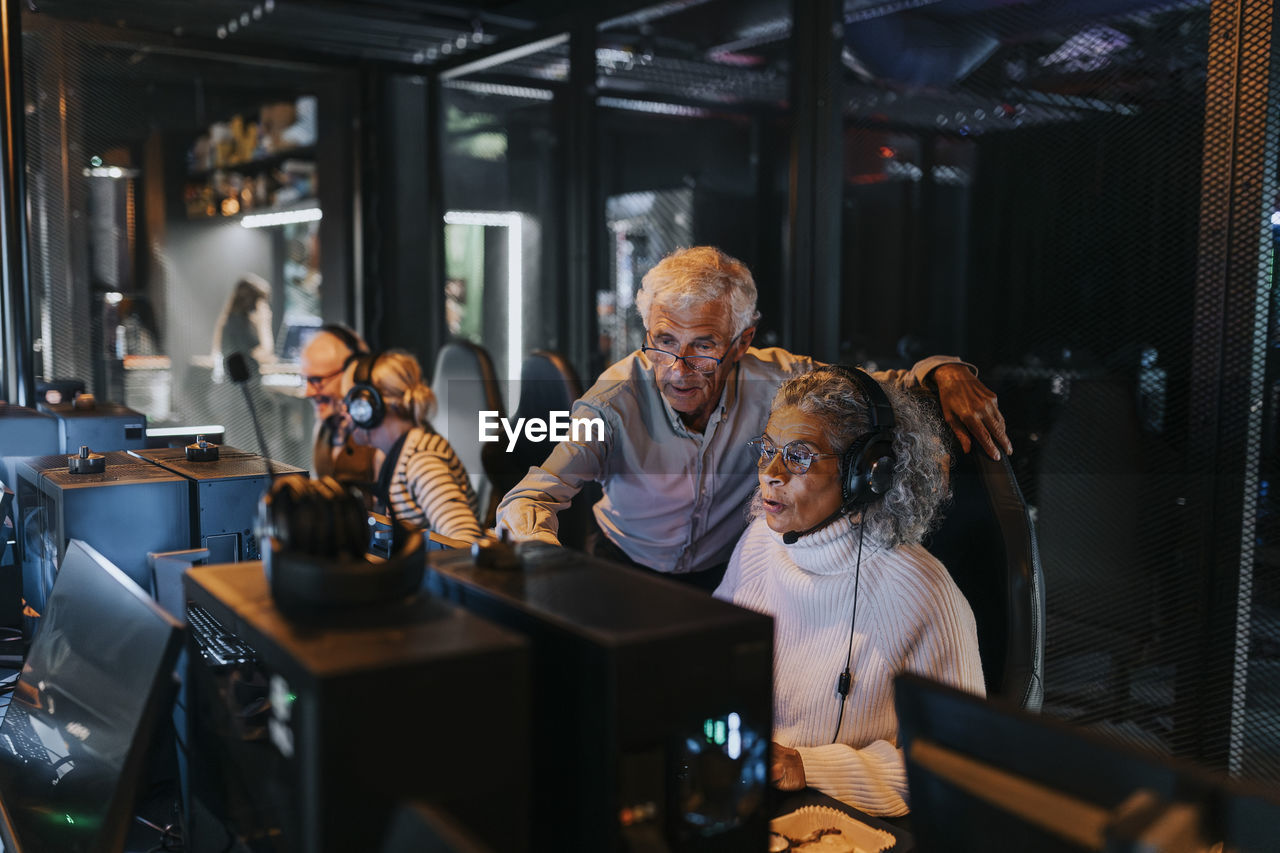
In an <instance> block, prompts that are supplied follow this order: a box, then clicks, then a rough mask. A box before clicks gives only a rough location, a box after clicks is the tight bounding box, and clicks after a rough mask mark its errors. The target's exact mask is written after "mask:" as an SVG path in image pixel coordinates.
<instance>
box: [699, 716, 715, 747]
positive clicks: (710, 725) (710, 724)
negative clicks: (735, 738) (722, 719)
mask: <svg viewBox="0 0 1280 853" xmlns="http://www.w3.org/2000/svg"><path fill="white" fill-rule="evenodd" d="M702 730H703V731H704V732H705V733H706V735H707V743H711V742H712V741H713V740H715V736H716V721H715V720H706V721H704V722H703V724H702Z"/></svg>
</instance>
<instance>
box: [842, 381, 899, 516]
mask: <svg viewBox="0 0 1280 853" xmlns="http://www.w3.org/2000/svg"><path fill="white" fill-rule="evenodd" d="M830 367H831V369H832V370H834V371H836V372H837V373H840V374H842V375H844V376H846V377H848V378H849V380H850V381H851V382H853V384H854V385H856V386H857V387H858V388H859V389H861V391H862V395H863V396H864V397H866V398H867V413H868V416H869V417H870V419H871V428H870V429H869V430H867V431H866V432H865V433H863V434H862V435H860V436H858V437H857V438H855V439H854V440H853V442H852V443H851V444H850V445H849V448H848V449H847V450H845V452H844V455H843V456H842V457H840V497H841V500H842V502H843V509H844V510H845V511H848V510H851V509H856V508H857V507H860V506H864V505H866V504H869V503H871V502H872V501H875V500H876V499H878V498H879V497H880V496H881V495H883V494H885V493H886V492H888V491H889V489H891V488H892V487H893V466H894V463H895V462H896V461H897V457H896V456H895V455H894V452H893V429H894V427H895V426H896V424H897V421H896V419H895V418H894V416H893V406H892V405H890V403H889V397H888V395H886V394H885V393H884V389H883V388H881V387H880V383H879V382H876V381H875V380H874V379H872V378H871V375H870V374H868V373H867V372H866V371H864V370H862V369H861V368H858V367H846V366H844V365H840V364H833V365H830Z"/></svg>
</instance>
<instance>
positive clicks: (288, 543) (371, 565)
mask: <svg viewBox="0 0 1280 853" xmlns="http://www.w3.org/2000/svg"><path fill="white" fill-rule="evenodd" d="M392 526H393V527H394V528H395V529H394V533H393V538H392V543H391V552H390V556H389V557H388V558H387V559H386V560H385V561H381V562H375V561H372V560H370V559H369V558H368V556H367V552H368V548H369V541H370V527H369V521H368V516H367V514H366V513H365V508H364V499H363V498H361V497H360V495H359V494H358V493H356V492H355V491H353V490H351V489H348V488H346V487H344V486H342V484H340V483H339V482H338V481H337V480H334V479H333V478H332V477H323V478H320V479H318V480H311V479H308V478H307V477H305V476H301V475H294V476H287V477H277V478H276V479H275V480H274V481H273V482H272V484H271V488H270V489H269V490H268V491H267V493H266V494H265V495H264V496H263V497H262V502H261V503H260V504H259V507H258V535H259V541H260V542H261V543H262V544H263V548H262V562H263V568H264V569H265V571H266V575H267V580H268V583H269V584H270V587H271V597H272V599H274V601H275V603H276V606H277V607H278V608H279V609H280V611H281V612H282V613H284V614H285V615H286V616H289V617H290V618H295V619H302V620H305V619H307V618H311V617H317V616H322V615H326V614H331V613H333V612H334V611H335V610H338V609H342V608H350V607H356V606H362V605H372V604H388V603H393V602H395V601H397V600H402V599H405V598H407V597H408V596H410V595H412V594H413V593H414V592H416V591H417V590H418V589H419V587H420V586H421V585H422V577H423V573H424V571H425V569H426V559H425V554H426V551H425V548H424V545H423V542H422V536H421V534H419V533H415V532H414V531H413V530H412V529H411V528H409V527H408V526H407V525H403V524H393V525H392Z"/></svg>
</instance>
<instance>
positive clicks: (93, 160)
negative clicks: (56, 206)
mask: <svg viewBox="0 0 1280 853" xmlns="http://www.w3.org/2000/svg"><path fill="white" fill-rule="evenodd" d="M89 165H90V166H93V167H94V168H95V169H96V168H97V167H98V166H101V165H102V158H101V157H90V158H89ZM67 820H68V821H70V820H71V818H67Z"/></svg>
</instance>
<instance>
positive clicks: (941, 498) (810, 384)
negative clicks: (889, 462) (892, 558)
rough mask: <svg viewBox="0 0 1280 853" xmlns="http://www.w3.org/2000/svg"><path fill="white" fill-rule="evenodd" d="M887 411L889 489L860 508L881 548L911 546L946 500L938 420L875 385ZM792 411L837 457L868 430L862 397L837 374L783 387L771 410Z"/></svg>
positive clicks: (902, 395) (946, 454) (910, 399)
mask: <svg viewBox="0 0 1280 853" xmlns="http://www.w3.org/2000/svg"><path fill="white" fill-rule="evenodd" d="M880 387H881V388H883V389H884V392H885V394H886V395H887V396H888V398H889V403H890V405H892V406H893V415H894V421H895V426H894V430H893V452H894V455H895V456H896V457H897V459H896V461H895V462H894V466H893V486H892V487H890V489H889V491H888V492H886V493H885V494H884V496H883V497H882V498H881V499H880V500H878V501H875V502H874V503H871V504H869V505H867V506H864V507H863V508H862V525H863V529H864V531H865V534H866V537H867V539H868V540H869V541H870V542H872V543H874V544H876V545H878V546H880V547H882V548H893V547H896V546H898V545H912V544H915V543H918V542H920V541H921V540H922V539H923V538H924V536H925V534H926V533H928V532H929V530H930V529H931V528H932V527H933V526H934V525H935V524H936V523H938V522H940V521H941V515H940V514H939V509H940V508H941V507H942V505H943V503H944V502H945V501H946V500H947V497H948V492H949V488H948V485H947V469H948V465H949V463H950V451H949V450H948V447H947V444H946V442H945V441H943V431H942V422H941V419H940V418H939V417H938V416H937V415H936V414H934V412H933V410H932V409H931V408H930V406H929V405H928V403H927V402H925V401H924V400H923V399H920V398H919V397H917V396H914V395H912V394H910V393H908V392H906V391H903V390H902V389H900V388H898V387H896V386H892V385H886V384H884V383H880ZM786 407H794V408H796V409H798V410H799V411H801V412H802V413H804V414H807V415H811V416H813V418H814V419H815V420H817V421H818V422H819V423H820V425H821V428H822V431H823V433H824V434H825V435H826V437H827V441H828V442H829V443H830V445H831V449H832V450H833V451H834V452H836V453H840V454H843V453H844V452H845V451H846V450H847V449H848V448H849V446H850V445H851V444H853V442H854V441H855V440H857V439H858V438H859V437H860V436H862V435H864V434H865V433H866V432H867V431H868V430H870V429H871V415H870V410H869V407H868V401H867V398H866V395H864V394H863V392H862V389H861V388H859V387H858V386H857V385H856V384H854V382H853V380H852V379H850V378H849V377H848V376H846V375H845V374H844V373H843V372H842V371H840V370H836V369H832V368H830V367H819V368H817V369H815V370H813V371H810V372H809V373H806V374H804V375H802V376H797V377H796V378H794V379H790V380H788V381H787V382H785V383H783V385H782V387H781V388H779V389H778V393H777V394H776V395H775V396H774V398H773V410H774V411H776V410H778V409H781V408H786Z"/></svg>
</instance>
